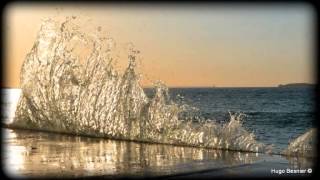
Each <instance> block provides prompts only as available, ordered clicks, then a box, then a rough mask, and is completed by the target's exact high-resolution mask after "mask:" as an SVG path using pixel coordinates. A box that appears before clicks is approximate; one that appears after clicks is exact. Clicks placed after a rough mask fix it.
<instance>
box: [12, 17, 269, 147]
mask: <svg viewBox="0 0 320 180" xmlns="http://www.w3.org/2000/svg"><path fill="white" fill-rule="evenodd" d="M75 19H76V17H72V18H67V19H66V20H65V21H64V22H62V23H59V22H57V21H55V20H52V19H48V20H45V21H44V22H43V24H42V25H41V28H40V31H39V33H38V36H37V39H36V41H35V43H34V46H33V48H32V50H31V52H30V53H29V54H28V55H27V57H26V59H25V61H24V63H23V67H22V69H21V77H20V79H21V88H22V96H21V97H20V99H19V103H18V106H17V110H16V113H15V119H14V121H13V123H12V124H11V125H12V126H18V127H22V128H31V129H39V130H48V131H55V132H65V133H72V134H78V135H91V136H97V137H106V138H114V139H126V140H135V141H141V142H152V143H165V144H175V145H187V146H196V147H206V148H215V149H228V150H238V151H252V152H266V151H270V150H271V149H270V148H271V146H266V145H265V144H263V143H260V142H258V141H256V138H255V135H254V134H253V133H250V132H248V131H247V130H246V129H245V128H244V127H243V126H242V120H243V117H244V114H241V113H237V114H232V113H230V120H229V121H228V122H227V123H224V124H220V123H214V122H212V121H209V120H203V119H200V120H197V122H195V121H194V120H190V119H188V118H183V119H181V116H179V115H180V114H183V113H186V112H188V111H189V110H190V106H188V105H186V104H182V105H181V104H177V103H175V102H173V101H172V100H171V99H170V97H169V93H168V88H167V87H166V86H165V84H164V83H162V82H160V81H159V82H156V83H155V84H154V91H155V92H154V96H153V97H152V98H148V97H147V96H146V94H145V92H144V91H143V88H142V86H141V85H140V84H139V75H138V73H137V72H136V58H137V55H138V54H139V51H138V50H136V49H135V48H134V47H133V46H131V47H129V51H128V60H129V65H128V67H127V68H126V70H125V71H124V72H123V73H121V72H120V71H118V70H116V68H115V67H114V65H113V64H114V60H115V58H114V53H113V52H114V46H115V42H114V40H113V39H112V38H109V37H105V36H104V35H102V33H101V28H100V27H98V28H97V30H96V31H95V32H94V33H86V32H84V31H82V28H81V27H80V26H79V25H78V24H77V23H76V21H75ZM187 114H188V113H187Z"/></svg>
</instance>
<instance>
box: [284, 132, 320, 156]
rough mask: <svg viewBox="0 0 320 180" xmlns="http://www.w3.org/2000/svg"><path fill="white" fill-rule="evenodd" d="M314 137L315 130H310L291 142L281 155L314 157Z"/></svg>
mask: <svg viewBox="0 0 320 180" xmlns="http://www.w3.org/2000/svg"><path fill="white" fill-rule="evenodd" d="M316 135H317V130H316V129H315V128H311V129H310V130H308V131H307V132H306V133H304V134H302V135H301V136H299V137H297V138H296V139H294V140H293V141H291V142H290V143H289V146H288V148H287V149H285V150H284V151H283V154H285V155H288V156H305V157H314V156H316V150H315V146H316Z"/></svg>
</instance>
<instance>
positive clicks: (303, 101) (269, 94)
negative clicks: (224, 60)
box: [146, 87, 315, 151]
mask: <svg viewBox="0 0 320 180" xmlns="http://www.w3.org/2000/svg"><path fill="white" fill-rule="evenodd" d="M146 92H147V94H148V96H150V97H151V96H152V90H151V89H147V90H146ZM170 95H171V98H173V99H174V101H176V102H182V103H187V104H189V105H191V106H193V107H196V108H198V109H199V113H198V114H199V116H201V117H203V118H205V119H211V120H213V121H216V122H220V123H224V122H225V121H226V120H228V116H229V113H228V112H229V111H231V112H242V113H244V114H245V115H246V117H245V118H244V119H243V126H244V127H245V128H246V129H247V130H248V131H250V132H254V134H255V135H256V138H257V140H258V141H261V142H263V143H265V144H274V151H279V150H283V149H285V148H286V147H287V146H288V143H289V141H291V140H293V139H295V138H297V137H298V136H300V135H301V134H303V133H305V132H306V131H308V130H309V129H310V128H312V127H315V126H314V124H313V122H314V118H315V94H314V89H312V88H308V87H306V88H304V87H297V88H293V87H292V88H277V87H270V88H172V89H170ZM181 97H182V98H181Z"/></svg>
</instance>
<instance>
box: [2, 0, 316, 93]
mask: <svg viewBox="0 0 320 180" xmlns="http://www.w3.org/2000/svg"><path fill="white" fill-rule="evenodd" d="M71 15H75V16H78V17H81V18H83V19H84V22H85V21H86V22H89V23H90V24H92V25H94V26H101V27H102V28H103V29H104V31H105V32H107V33H108V34H109V36H110V37H112V38H114V39H115V41H116V43H117V46H119V47H125V45H126V44H127V43H128V42H132V43H133V44H134V45H135V47H136V48H137V49H139V50H140V51H141V56H142V59H141V64H140V66H139V68H140V71H141V72H142V84H143V85H144V86H150V85H151V83H152V81H155V80H162V81H164V82H165V83H166V84H167V85H168V86H179V87H180V86H188V87H190V86H193V87H194V86H212V85H213V84H214V85H216V86H220V87H245V86H252V87H253V86H260V87H262V86H277V85H278V84H280V83H293V82H308V83H314V82H315V79H314V71H313V70H314V69H313V65H314V63H315V62H314V61H315V60H314V59H313V56H312V55H313V46H312V45H313V44H312V43H313V35H314V34H313V32H312V30H313V25H314V24H313V22H314V10H313V9H312V7H311V6H308V5H307V4H284V5H268V6H252V5H251V6H238V5H232V6H231V5H221V4H220V5H218V4H210V5H208V4H204V5H192V6H190V5H182V6H177V5H160V6H155V5H119V4H118V5H117V4H107V3H106V4H91V5H86V4H77V5H75V4H74V5H68V4H60V5H59V4H49V3H46V4H44V5H41V6H40V5H37V4H36V3H33V4H29V5H26V4H21V3H18V2H16V3H11V4H9V5H8V6H7V7H6V9H5V12H4V18H5V22H4V23H5V28H4V30H5V34H4V36H5V49H4V53H5V61H4V62H5V84H4V86H5V87H19V75H20V68H21V64H22V62H23V60H24V58H25V56H26V54H27V53H28V52H29V51H30V50H31V47H32V45H33V43H34V41H35V38H36V35H37V32H38V30H39V28H40V25H41V21H42V20H43V19H45V18H47V17H50V18H56V19H63V18H65V17H66V16H71ZM88 19H91V20H90V21H88ZM120 49H121V48H120ZM118 63H119V66H120V67H124V66H126V64H127V59H126V58H125V56H120V59H119V62H118Z"/></svg>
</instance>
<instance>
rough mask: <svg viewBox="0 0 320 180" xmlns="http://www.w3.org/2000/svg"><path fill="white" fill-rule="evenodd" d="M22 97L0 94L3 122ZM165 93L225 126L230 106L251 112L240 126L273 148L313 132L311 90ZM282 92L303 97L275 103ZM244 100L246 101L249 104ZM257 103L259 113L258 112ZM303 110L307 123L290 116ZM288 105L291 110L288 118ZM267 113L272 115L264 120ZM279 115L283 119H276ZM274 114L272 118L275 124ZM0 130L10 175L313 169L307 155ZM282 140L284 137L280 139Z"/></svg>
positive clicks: (266, 172)
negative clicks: (269, 153)
mask: <svg viewBox="0 0 320 180" xmlns="http://www.w3.org/2000/svg"><path fill="white" fill-rule="evenodd" d="M144 90H145V92H146V94H147V95H148V96H149V97H152V96H153V90H152V89H144ZM253 92H254V93H253ZM20 93H21V90H20V89H2V90H1V95H2V97H3V98H2V100H3V101H2V102H1V108H2V109H1V111H2V113H1V120H2V121H3V122H4V123H11V122H12V121H13V118H14V114H15V108H16V106H17V101H18V99H19V97H20ZM169 94H170V96H171V98H172V99H174V100H175V101H177V102H180V103H184V104H185V103H190V104H192V105H193V106H194V107H197V108H199V113H198V114H197V115H199V116H202V115H203V116H205V117H206V118H207V119H212V120H215V121H217V123H225V122H223V121H224V120H225V119H226V117H227V116H228V109H229V110H230V111H240V110H241V111H242V112H243V113H246V114H248V116H247V117H246V118H245V119H244V123H243V126H244V128H245V129H254V130H255V134H256V136H257V138H258V141H262V142H263V143H266V144H269V143H273V144H275V146H276V147H277V148H285V147H287V145H288V140H289V139H290V135H289V134H291V136H292V137H297V136H299V135H301V134H303V133H304V132H306V131H307V130H308V129H309V128H311V127H313V126H312V121H313V117H314V116H313V115H312V113H313V99H312V96H313V94H312V91H311V90H310V89H294V88H293V89H292V88H291V89H278V88H215V89H204V88H201V89H200V88H197V89H190V88H188V89H187V88H179V89H169ZM261 94H262V95H264V97H265V99H264V101H263V102H264V103H262V102H261V101H259V99H261ZM268 94H269V95H268ZM284 94H290V95H294V96H298V95H299V96H300V98H297V99H295V100H293V99H292V98H291V99H290V98H288V99H287V100H285V98H280V97H284ZM182 97H183V98H182ZM213 97H215V98H213ZM266 97H269V99H268V98H266ZM270 97H272V98H270ZM181 99H183V100H181ZM232 99H237V101H235V100H233V101H232ZM239 99H243V101H244V102H243V101H239ZM248 101H249V102H250V103H246V102H248ZM254 102H255V103H254ZM281 102H291V103H292V105H293V106H295V107H292V106H290V107H289V108H286V107H285V104H281ZM294 102H295V103H294ZM254 104H255V105H254ZM267 104H272V106H271V107H270V106H268V105H267ZM258 105H260V108H257V106H258ZM261 107H264V108H261ZM280 107H281V108H280ZM302 107H305V108H303V110H306V108H309V110H310V112H309V113H310V114H311V115H310V116H305V118H302V117H301V116H298V115H294V112H295V111H297V112H296V113H297V114H299V113H301V112H300V111H301V109H299V108H302ZM290 108H291V111H293V112H291V113H285V112H287V111H289V110H290ZM259 110H260V112H259ZM280 110H281V111H280ZM256 111H258V112H256ZM270 111H271V112H273V113H271V114H273V116H270V115H269V116H267V117H263V116H262V114H265V113H266V112H269V113H270ZM250 112H251V114H250ZM253 112H254V113H253ZM277 112H280V113H279V114H280V115H277ZM307 112H308V111H306V112H305V113H307ZM283 114H289V115H290V114H291V116H289V117H288V115H287V116H284V115H283ZM253 115H256V116H253ZM274 116H275V117H277V119H272V118H273V117H274ZM279 117H282V118H279ZM285 118H288V119H285ZM292 119H294V120H295V121H294V122H296V121H300V125H299V123H290V124H288V125H287V126H285V124H286V123H288V121H290V122H291V121H292ZM264 121H267V122H264ZM301 121H302V122H304V123H301ZM301 124H303V125H304V126H303V127H302V125H301ZM268 128H270V129H268ZM2 131H3V135H4V137H3V138H4V139H2V142H3V143H4V144H3V145H4V149H3V150H4V154H3V157H4V160H5V161H4V167H3V169H4V170H5V172H6V174H7V175H8V176H9V177H48V176H53V177H57V176H58V177H85V176H102V177H122V176H130V177H133V176H138V177H154V176H160V177H161V176H164V177H166V176H168V177H171V176H172V177H175V176H176V175H177V176H180V175H181V174H186V175H188V174H189V175H191V176H192V175H193V176H198V175H201V174H203V173H199V172H205V173H204V175H205V176H208V177H211V176H227V177H232V176H234V175H235V174H238V175H242V176H257V177H261V176H271V175H275V174H270V169H272V168H278V169H285V168H291V169H297V168H300V169H301V168H310V167H313V160H312V158H305V157H293V158H290V157H285V156H278V155H268V154H263V153H249V152H237V151H225V150H216V149H203V148H195V147H183V146H172V145H163V144H145V143H139V142H130V141H119V140H112V139H103V138H88V137H81V136H68V135H63V134H55V133H45V132H37V131H30V130H19V129H4V128H3V129H2ZM280 136H282V138H279V137H280ZM230 168H231V169H230ZM232 168H234V169H233V170H232ZM194 173H196V174H194ZM303 175H305V174H303Z"/></svg>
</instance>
